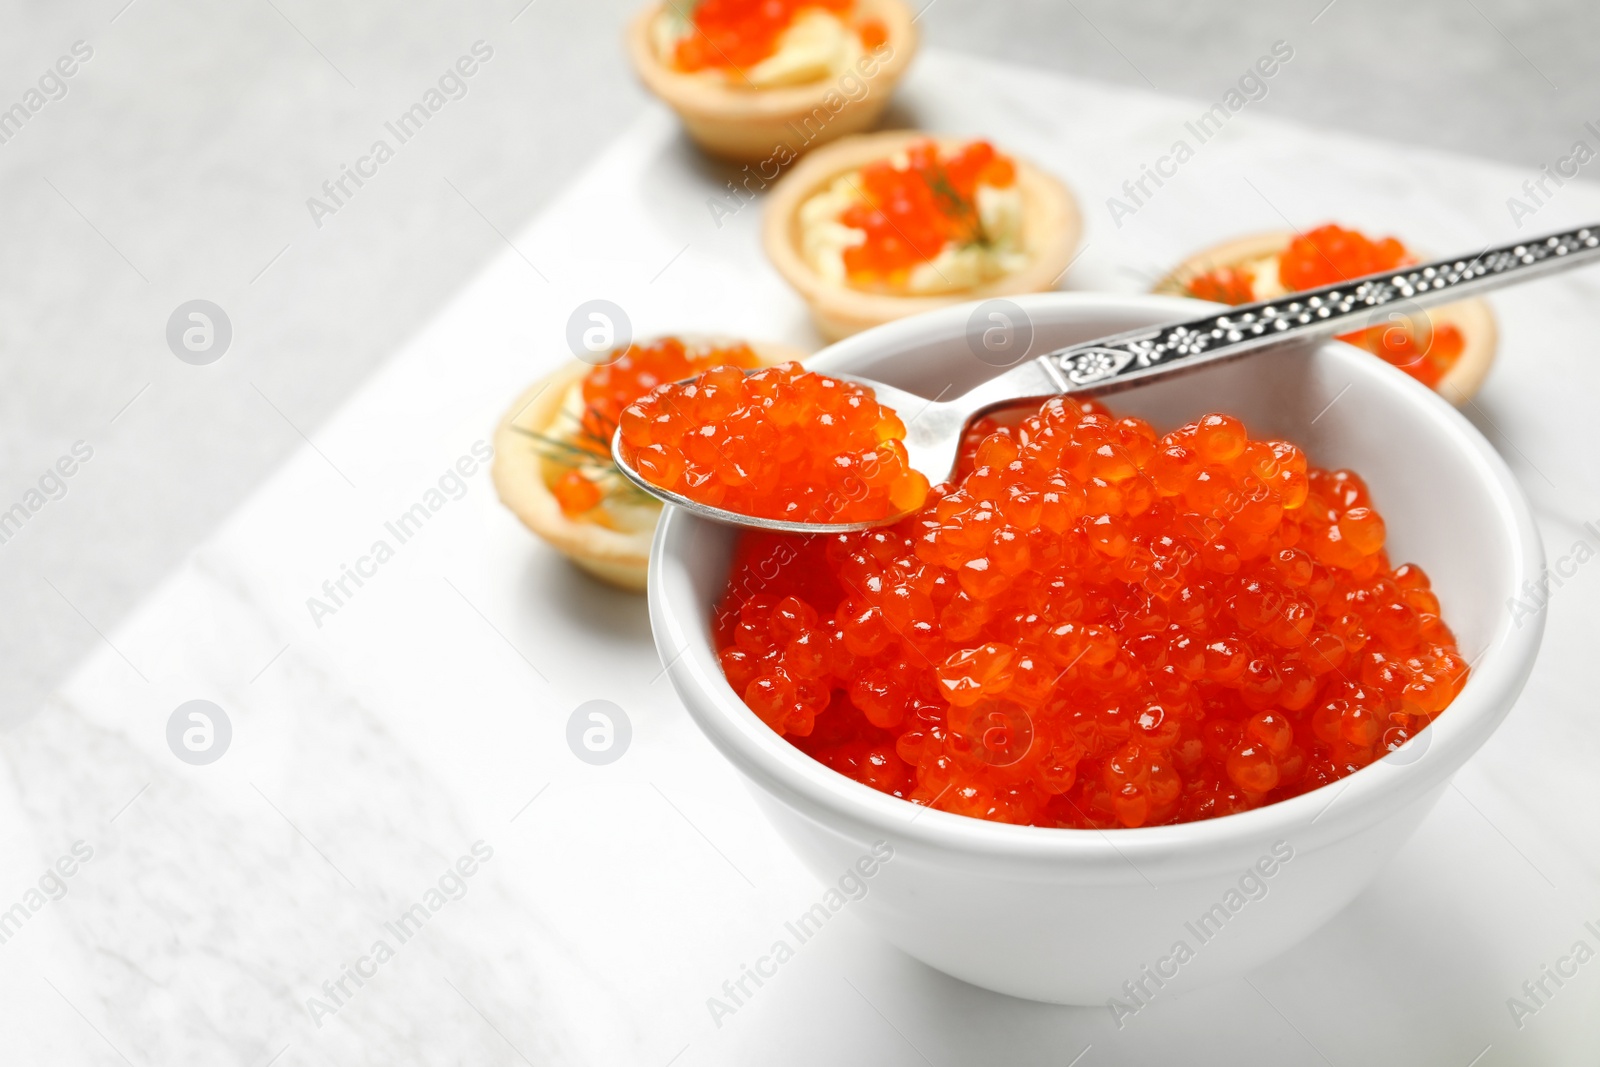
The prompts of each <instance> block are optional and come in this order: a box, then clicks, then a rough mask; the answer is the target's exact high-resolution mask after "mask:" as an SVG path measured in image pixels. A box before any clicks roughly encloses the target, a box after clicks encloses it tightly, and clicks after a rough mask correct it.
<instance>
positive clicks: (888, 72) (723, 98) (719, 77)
mask: <svg viewBox="0 0 1600 1067" xmlns="http://www.w3.org/2000/svg"><path fill="white" fill-rule="evenodd" d="M627 40H628V54H629V57H630V59H632V61H633V66H634V70H635V71H636V72H637V73H638V75H639V78H640V80H641V81H643V82H644V84H645V87H646V88H648V89H649V90H650V91H651V92H652V93H654V94H655V95H656V96H658V97H660V98H661V100H662V101H663V102H665V103H666V104H667V106H669V107H671V108H672V109H673V110H674V111H676V112H677V113H678V116H679V118H681V119H682V120H683V124H684V126H685V127H686V128H687V129H688V131H689V135H690V136H691V137H693V138H694V140H695V141H696V142H697V143H699V145H700V146H701V147H702V148H704V149H705V150H706V151H708V152H710V153H712V154H713V155H718V156H722V157H724V158H727V159H732V160H737V161H739V162H748V163H753V164H758V165H760V170H761V179H762V180H763V181H771V180H772V179H773V178H775V177H777V174H778V170H779V169H780V168H782V167H784V166H787V165H788V164H789V163H790V162H792V161H793V160H794V159H795V158H796V157H797V156H799V155H800V154H802V153H804V152H806V151H808V150H809V149H811V148H815V147H817V146H818V145H821V144H826V143H827V142H829V141H833V140H836V139H838V138H840V137H843V136H845V135H847V134H852V133H859V132H861V131H862V130H865V129H869V128H870V127H871V126H872V124H873V123H874V122H876V121H877V120H878V116H879V115H880V114H882V113H883V109H884V108H885V107H886V106H887V105H888V103H889V97H890V94H891V93H893V91H894V87H895V84H896V83H897V82H899V80H900V77H901V76H902V75H903V74H904V73H905V71H906V67H907V66H908V65H909V64H910V62H911V57H912V55H913V54H914V53H915V51H916V47H917V31H916V27H915V26H914V25H913V24H912V13H911V9H910V8H909V6H908V5H907V4H906V3H905V2H904V0H664V2H662V3H652V4H650V5H649V6H647V7H646V8H645V9H644V10H643V11H641V12H640V13H639V14H638V16H636V17H635V18H634V20H633V22H632V23H631V24H630V25H629V27H628V38H627ZM769 171H770V172H769Z"/></svg>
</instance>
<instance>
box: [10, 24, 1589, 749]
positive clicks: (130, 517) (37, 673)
mask: <svg viewBox="0 0 1600 1067" xmlns="http://www.w3.org/2000/svg"><path fill="white" fill-rule="evenodd" d="M634 6H636V5H635V3H634V0H581V2H580V0H449V2H445V0H412V2H410V3H406V4H400V5H396V4H379V3H376V2H373V0H343V2H340V3H334V4H327V3H313V2H311V0H230V2H227V3H223V2H220V0H186V2H183V3H178V2H176V0H74V2H72V3H60V2H46V0H31V2H27V0H8V2H6V3H5V5H4V12H5V14H4V32H3V33H0V70H4V71H5V76H4V78H3V79H0V109H4V108H8V107H10V106H11V105H12V104H13V103H15V102H17V101H19V100H21V99H22V98H23V96H24V94H25V93H26V92H27V91H28V90H29V88H30V87H31V86H33V85H35V84H36V83H37V81H38V78H39V76H40V75H41V74H43V73H44V72H46V71H47V70H49V69H51V68H52V67H54V65H55V64H56V62H57V60H58V58H59V57H62V56H68V55H73V54H75V53H74V45H75V43H76V42H80V41H81V42H83V45H81V46H79V48H78V51H77V53H76V55H77V56H78V58H79V59H80V60H81V62H79V63H77V65H76V69H75V72H74V74H73V75H72V76H71V77H70V78H67V79H63V81H62V84H63V86H64V95H61V96H60V97H59V98H58V99H53V100H48V101H47V102H46V103H45V105H44V106H43V107H41V108H40V109H39V110H38V111H37V112H36V113H33V114H32V115H31V117H30V118H29V119H28V120H27V121H26V122H25V123H22V124H20V126H19V128H17V129H14V130H13V129H11V128H10V127H8V126H5V125H3V124H0V133H3V134H4V135H5V138H4V140H3V141H0V234H3V235H4V236H3V240H0V354H3V355H0V510H4V509H5V508H8V507H10V506H11V505H12V504H13V503H16V502H18V501H21V500H22V499H23V498H24V496H25V494H26V493H27V492H28V491H29V489H30V488H32V487H34V486H36V485H37V483H38V480H39V478H40V477H41V475H42V474H43V473H44V472H45V471H46V470H47V468H50V467H52V466H53V465H54V464H55V463H56V461H57V460H58V458H59V457H62V456H64V455H69V454H71V453H72V449H73V446H74V444H75V442H79V441H82V442H84V443H85V445H86V446H87V447H88V448H90V449H92V459H91V460H89V461H88V462H87V463H85V464H83V466H82V469H81V470H79V471H78V472H77V473H76V474H75V475H74V476H73V477H72V478H71V479H70V480H68V481H67V482H66V483H65V484H66V492H65V495H64V496H61V497H60V498H59V499H52V500H49V501H48V502H47V503H46V504H45V505H44V506H43V507H41V508H39V509H37V511H36V513H34V514H32V515H31V517H30V518H29V519H28V521H27V522H26V523H25V524H24V525H23V526H22V528H21V529H20V531H18V532H15V533H9V534H8V536H7V538H6V539H5V540H4V541H3V543H0V603H4V604H5V605H6V607H7V610H5V611H4V612H0V649H3V652H0V655H3V657H4V658H3V661H0V668H3V669H0V714H3V716H4V721H5V722H15V721H17V720H18V719H20V718H21V717H24V716H26V715H27V714H28V713H29V712H30V711H31V710H32V709H33V708H34V707H35V706H36V705H37V704H38V702H39V700H40V699H41V697H43V696H44V695H45V694H46V693H47V692H48V691H49V690H50V689H51V688H53V687H54V686H55V685H56V684H57V683H58V682H59V681H60V680H61V678H62V677H63V676H64V675H65V674H66V673H67V671H68V670H69V669H70V668H71V666H72V664H73V663H74V662H75V661H76V660H78V659H79V658H80V657H81V656H82V655H84V654H85V653H86V652H87V651H89V650H90V648H91V647H92V646H94V645H95V644H97V643H98V642H100V641H101V640H102V638H101V637H100V634H102V633H104V632H107V631H109V630H110V629H111V628H112V627H113V626H114V625H115V624H116V623H117V621H118V620H119V619H120V618H121V617H122V616H123V615H124V614H125V613H126V612H127V611H128V610H129V609H130V608H131V607H132V606H133V605H134V604H135V603H136V602H137V601H138V600H139V599H140V598H141V597H142V596H143V595H144V594H146V593H147V592H148V591H149V590H150V589H151V588H152V587H153V586H154V585H155V584H157V583H158V582H159V581H160V580H161V578H162V576H163V575H164V574H166V573H167V572H168V571H170V570H171V569H172V568H173V567H174V566H175V565H176V564H177V563H179V562H180V561H181V560H182V559H183V558H184V556H185V554H186V553H188V552H189V551H190V550H191V549H192V548H193V547H194V546H195V545H197V544H198V543H199V542H200V541H201V540H202V539H203V538H204V537H205V535H206V534H207V532H208V531H209V530H211V529H212V528H213V527H214V526H215V525H216V524H217V523H218V522H219V521H220V520H221V519H222V518H223V516H225V515H226V514H227V513H228V512H229V511H230V510H231V509H232V508H233V507H234V506H235V505H236V504H237V503H239V502H240V501H241V500H242V499H243V498H244V497H245V496H247V495H248V494H249V493H250V491H251V490H252V488H253V487H255V486H256V485H257V484H259V483H260V482H261V481H262V480H263V479H264V478H265V477H266V476H267V475H268V474H269V473H270V472H271V471H272V470H273V469H274V467H275V466H276V465H278V464H279V463H280V462H281V461H282V460H283V459H284V458H285V457H287V456H288V455H289V454H290V453H291V452H292V451H293V450H294V449H296V448H297V447H299V446H300V445H302V443H303V442H304V441H305V440H306V439H308V438H310V437H314V435H315V433H316V430H317V428H318V426H319V425H321V424H322V423H323V421H324V420H325V419H327V418H328V416H329V415H330V414H331V413H332V412H333V411H334V410H335V409H336V408H337V406H338V405H339V404H340V402H341V400H342V399H343V398H345V397H346V396H347V395H348V394H349V393H350V392H351V391H352V390H353V389H354V387H355V386H356V385H357V384H358V383H360V382H361V381H362V380H363V378H365V377H366V376H367V375H368V374H369V373H370V372H371V371H372V370H373V369H374V368H375V367H376V366H377V365H378V364H379V363H380V362H381V361H382V360H383V359H384V358H385V357H386V356H388V355H389V354H390V353H391V352H392V351H394V350H395V349H396V348H397V347H398V346H399V345H400V344H401V343H402V342H403V341H404V340H405V339H406V338H408V337H409V336H411V335H412V334H413V333H415V332H416V331H417V330H418V329H419V328H420V327H421V326H422V324H424V323H425V322H426V321H427V320H428V319H429V317H430V316H431V315H433V314H434V312H435V311H436V310H437V309H438V308H440V307H441V306H442V305H443V304H444V303H445V302H446V301H447V300H448V298H449V297H450V296H451V295H452V293H454V292H455V291H456V290H458V289H459V288H460V287H461V286H462V285H463V284H464V283H465V282H466V281H467V280H468V279H470V278H471V277H472V276H473V274H474V273H475V272H476V271H477V270H478V269H479V268H480V267H481V266H482V265H484V264H485V263H487V262H488V261H489V260H490V259H491V257H493V256H495V255H496V254H498V253H500V252H501V251H502V250H503V249H504V247H505V245H506V243H508V240H509V238H510V237H511V236H514V235H515V234H516V233H517V232H518V231H520V230H521V229H522V228H523V227H524V226H525V225H526V224H527V223H528V222H529V220H530V219H531V218H532V217H533V216H534V215H535V214H536V213H537V212H539V211H540V209H541V207H542V206H543V205H544V204H545V203H546V202H547V200H548V199H549V198H550V197H551V196H552V195H553V194H554V193H555V192H556V191H557V190H559V189H560V188H561V187H562V186H563V184H565V183H566V182H568V181H569V180H570V179H571V178H572V177H573V176H574V175H575V174H576V173H577V172H578V171H579V170H580V168H582V167H583V166H584V165H585V164H587V163H588V162H589V161H591V160H592V159H593V158H594V157H595V156H597V155H598V154H599V152H600V151H601V150H602V149H603V148H604V147H605V146H606V145H607V144H608V143H609V142H610V141H611V140H612V139H613V138H614V137H615V136H616V135H617V134H618V133H619V132H620V131H621V130H622V129H623V128H624V127H625V125H626V124H627V123H628V122H629V121H630V120H631V119H632V118H633V117H635V115H636V114H637V113H638V112H639V111H640V110H641V109H643V108H644V107H645V106H646V97H645V94H644V93H643V91H642V90H641V89H639V88H638V87H637V86H636V84H635V82H634V80H633V78H632V76H631V74H630V72H629V71H628V70H627V68H626V64H625V60H624V56H623V53H622V49H621V47H620V36H621V32H622V25H623V22H624V20H625V19H626V17H627V16H628V15H629V14H630V13H631V9H632V8H633V7H634ZM919 26H920V27H921V29H922V31H923V34H924V41H925V44H927V45H930V46H934V47H940V48H946V49H952V50H956V51H963V52H969V53H976V54H981V55H984V56H988V57H992V58H999V59H1003V60H1005V61H1007V62H1010V63H1015V64H1019V65H1027V66H1034V67H1039V68H1044V69H1048V70H1051V71H1054V72H1058V73H1062V74H1066V75H1070V76H1073V77H1078V78H1084V79H1093V80H1098V81H1103V82H1110V83H1116V84H1118V85H1121V86H1125V87H1130V88H1132V89H1135V90H1143V91H1150V92H1158V93H1164V94H1176V95H1183V96H1192V97H1196V98H1207V99H1215V98H1216V96H1217V95H1218V93H1220V92H1221V91H1222V90H1223V89H1224V88H1226V86H1227V85H1228V84H1229V83H1231V82H1232V81H1233V80H1234V79H1235V78H1236V77H1237V76H1238V74H1239V72H1240V71H1242V70H1243V69H1244V68H1245V67H1246V66H1247V65H1248V64H1249V63H1251V62H1252V61H1253V60H1254V59H1255V58H1256V56H1257V54H1258V53H1259V52H1260V50H1261V45H1262V42H1263V41H1270V40H1272V39H1273V38H1274V37H1277V36H1286V37H1289V38H1291V39H1292V40H1293V41H1294V44H1295V49H1296V55H1295V62H1294V65H1293V67H1292V68H1291V69H1290V70H1289V71H1288V73H1287V76H1285V77H1280V78H1278V79H1277V80H1276V81H1274V83H1273V87H1272V92H1271V93H1270V94H1269V95H1268V97H1267V98H1266V99H1265V100H1263V101H1262V102H1261V103H1259V104H1257V105H1253V108H1252V110H1253V112H1254V113H1258V114H1269V115H1274V116H1278V117H1281V118H1288V119H1292V120H1297V121H1300V122H1303V123H1306V124H1310V125H1318V126H1325V127H1331V128H1338V129H1343V130H1350V131H1356V132H1360V133H1365V134H1370V135H1373V136H1377V137H1381V138H1387V139H1392V140H1395V141H1402V142H1406V143H1409V144H1411V145H1417V146H1425V147H1430V148H1435V149H1440V150H1444V151H1448V152H1456V153H1464V154H1467V155H1472V156H1477V157H1486V158H1490V159H1494V160H1498V161H1501V162H1504V163H1508V164H1512V165H1514V166H1515V167H1518V168H1522V169H1524V170H1525V171H1526V172H1527V174H1528V176H1529V177H1536V176H1537V174H1538V170H1539V167H1540V165H1541V164H1543V163H1545V162H1548V161H1550V160H1552V159H1554V158H1556V157H1557V156H1558V155H1559V154H1562V153H1564V152H1565V151H1566V150H1567V149H1568V147H1569V146H1570V145H1571V143H1572V141H1573V140H1574V138H1575V137H1576V136H1577V135H1578V134H1579V133H1580V132H1581V130H1582V127H1583V124H1584V123H1585V122H1586V121H1589V120H1595V121H1600V106H1597V102H1600V65H1597V64H1596V63H1595V62H1594V57H1593V52H1592V43H1593V41H1594V40H1596V38H1597V33H1600V6H1596V5H1594V4H1592V3H1588V2H1581V0H1544V2H1523V0H1518V2H1513V0H1412V2H1409V3H1404V4H1397V3H1394V2H1392V0H1332V2H1331V3H1330V2H1328V0H1294V2H1291V3H1284V2H1267V0H1230V2H1227V3H1222V2H1215V3H1201V2H1194V0H1183V2H1173V0H1160V2H1146V3H1140V4H1124V3H1120V2H1118V0H1008V2H1003V3H1001V2H995V0H931V2H929V3H926V7H925V8H924V12H923V15H922V16H921V18H920V21H919ZM480 39H481V40H484V41H486V42H488V44H489V45H490V46H491V47H492V48H493V49H494V57H495V58H494V61H493V62H492V63H490V64H487V65H485V67H484V68H483V69H482V70H481V71H480V72H479V74H478V75H477V76H476V77H475V78H473V79H472V80H471V81H470V83H469V93H468V95H467V96H466V97H465V98H463V99H462V100H460V101H456V102H453V103H452V104H451V106H450V107H449V109H448V111H447V112H446V113H445V114H444V115H443V116H441V119H442V120H441V121H435V122H432V123H430V124H429V125H428V127H427V128H426V130H425V131H424V132H423V133H422V134H421V135H420V136H418V137H417V138H416V139H415V141H414V143H413V144H410V145H408V146H407V148H406V150H405V151H404V152H403V153H401V154H400V155H399V156H398V157H397V158H396V159H395V160H394V161H393V162H391V163H389V164H388V165H386V166H385V168H384V169H383V171H382V174H383V177H382V180H381V181H377V182H373V183H372V184H371V187H370V188H366V189H363V190H362V192H361V195H360V198H359V199H357V200H354V201H353V202H352V203H350V204H349V205H348V207H347V208H345V209H343V210H340V211H339V212H338V214H337V215H336V217H330V218H325V219H323V220H322V225H321V226H320V227H316V226H314V225H313V224H312V223H311V221H310V219H309V218H308V212H307V208H306V199H307V198H308V197H310V196H313V195H317V194H318V193H319V190H320V186H321V183H322V182H323V181H324V180H325V179H327V178H329V177H331V176H337V174H338V173H339V168H340V166H341V164H345V163H348V162H350V161H351V160H352V159H353V158H355V156H357V155H359V154H360V153H361V152H363V151H364V150H365V149H366V147H367V146H368V145H369V144H370V143H371V141H372V139H373V138H374V137H375V136H376V135H377V133H378V132H379V130H380V128H381V126H382V124H383V122H384V121H385V120H387V119H389V118H392V117H393V115H394V114H395V113H397V112H398V111H399V110H401V109H403V108H404V107H405V106H406V105H407V104H409V103H410V102H411V101H412V100H413V99H414V98H415V95H416V94H417V92H418V91H419V89H420V88H421V87H424V86H426V85H427V84H429V83H431V82H432V81H433V80H434V79H435V78H436V77H437V75H438V73H439V72H440V71H442V70H443V69H444V68H445V67H446V66H447V65H448V64H449V63H451V62H453V60H454V59H455V57H456V56H458V55H460V54H461V53H463V52H464V51H465V50H466V49H467V48H468V46H469V45H470V44H471V43H472V42H474V41H477V40H480ZM86 51H87V52H90V53H92V54H91V55H90V56H89V58H87V59H83V58H82V55H83V53H84V52H86ZM1586 109H1587V110H1586ZM193 299H205V300H209V301H212V302H214V303H216V304H217V305H219V306H220V307H221V308H223V309H224V310H225V312H226V314H227V316H228V318H229V320H230V321H231V324H232V330H233V338H232V342H231V347H230V349H229V351H228V352H227V354H226V356H225V358H223V359H221V360H220V361H218V362H216V363H214V364H212V365H209V366H203V367H196V366H190V365H187V364H185V363H182V362H180V361H178V360H177V359H174V358H173V354H172V352H171V351H169V349H168V347H167V343H166V328H167V321H168V318H169V316H171V315H172V313H173V311H174V309H176V308H177V307H178V306H179V305H180V304H183V303H185V302H187V301H190V300H193ZM81 447H82V446H80V451H81Z"/></svg>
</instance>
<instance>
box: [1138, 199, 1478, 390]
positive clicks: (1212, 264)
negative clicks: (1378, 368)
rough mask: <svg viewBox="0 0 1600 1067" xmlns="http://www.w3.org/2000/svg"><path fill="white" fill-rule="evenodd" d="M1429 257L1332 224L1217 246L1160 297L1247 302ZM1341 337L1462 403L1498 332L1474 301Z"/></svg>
mask: <svg viewBox="0 0 1600 1067" xmlns="http://www.w3.org/2000/svg"><path fill="white" fill-rule="evenodd" d="M1423 258H1425V257H1420V256H1418V255H1416V254H1414V253H1413V252H1412V251H1411V250H1410V249H1408V248H1407V247H1406V246H1405V245H1404V244H1402V243H1401V242H1400V241H1398V240H1396V239H1395V238H1393V237H1382V238H1378V239H1372V238H1369V237H1368V236H1366V235H1365V234H1363V233H1360V232H1359V231H1356V230H1351V229H1346V228H1344V227H1342V226H1339V225H1336V224H1333V223H1329V224H1327V225H1324V226H1319V227H1317V228H1316V229H1314V230H1309V231H1307V232H1305V233H1303V234H1296V233H1295V232H1293V231H1290V230H1285V231H1282V232H1276V233H1264V234H1258V235H1255V236H1252V237H1242V238H1239V239H1238V240H1234V241H1229V242H1227V243H1226V244H1222V245H1218V246H1216V247H1215V248H1211V249H1208V250H1206V251H1205V252H1201V253H1200V254H1198V255H1195V256H1191V257H1190V258H1189V259H1187V260H1185V261H1184V262H1183V264H1182V265H1180V266H1179V267H1178V269H1176V270H1174V271H1173V272H1172V273H1171V274H1169V275H1167V277H1165V278H1164V279H1162V280H1161V282H1160V283H1158V284H1157V285H1156V287H1155V292H1158V293H1164V294H1172V295H1178V296H1193V297H1198V298H1200V299H1202V300H1214V301H1217V302H1219V303H1223V304H1248V303H1250V302H1252V301H1256V300H1272V299H1275V298H1277V297H1279V296H1283V295H1285V294H1287V293H1293V292H1299V291H1300V290H1304V289H1315V288H1317V287H1319V286H1323V285H1331V284H1333V283H1335V282H1340V281H1344V280H1346V279H1349V278H1359V277H1361V276H1362V275H1364V274H1373V273H1376V272H1378V271H1384V270H1392V269H1396V268H1399V267H1403V266H1406V265H1408V264H1411V263H1416V262H1419V261H1420V260H1422V259H1423ZM1340 340H1343V341H1348V342H1350V343H1351V344H1353V345H1355V346H1356V347H1358V348H1364V349H1366V350H1367V351H1369V352H1371V353H1373V354H1374V355H1376V356H1378V357H1380V358H1381V359H1383V360H1385V361H1386V362H1388V363H1390V364H1392V365H1393V366H1396V367H1399V368H1400V369H1401V370H1403V371H1405V372H1406V373H1407V374H1409V375H1411V376H1412V377H1413V378H1416V379H1417V380H1418V381H1420V382H1422V383H1423V384H1424V385H1426V386H1428V387H1429V388H1432V389H1435V390H1437V391H1438V392H1440V393H1441V394H1442V395H1444V396H1445V398H1447V399H1448V400H1450V401H1451V402H1452V403H1458V404H1459V403H1463V402H1464V401H1465V400H1466V399H1468V398H1470V397H1471V396H1472V395H1473V394H1474V393H1476V392H1477V391H1478V388H1479V387H1480V386H1481V385H1482V384H1483V380H1484V378H1486V377H1487V376H1488V374H1489V366H1490V364H1491V363H1493V362H1494V356H1495V350H1496V348H1497V347H1498V343H1499V335H1498V331H1497V330H1496V328H1495V321H1494V314H1493V313H1492V312H1491V311H1490V310H1489V305H1488V303H1487V302H1485V301H1484V300H1482V299H1479V298H1473V299H1469V300H1462V301H1459V302H1457V303H1453V304H1446V305H1444V306H1442V307H1436V308H1428V309H1427V310H1426V311H1425V312H1421V311H1419V312H1413V313H1411V314H1410V315H1405V314H1403V313H1400V312H1396V313H1395V314H1394V317H1393V318H1385V319H1383V320H1382V321H1380V322H1379V323H1376V324H1374V325H1373V326H1371V327H1368V328H1367V329H1365V330H1360V331H1357V332H1355V333H1351V334H1346V335H1344V336H1343V337H1341V338H1340Z"/></svg>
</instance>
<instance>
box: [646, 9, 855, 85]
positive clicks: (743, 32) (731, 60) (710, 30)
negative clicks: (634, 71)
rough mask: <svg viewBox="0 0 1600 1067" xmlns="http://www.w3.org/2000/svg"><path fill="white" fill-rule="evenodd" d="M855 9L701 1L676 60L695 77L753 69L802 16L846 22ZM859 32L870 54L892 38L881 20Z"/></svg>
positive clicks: (691, 17) (775, 48) (678, 50)
mask: <svg viewBox="0 0 1600 1067" xmlns="http://www.w3.org/2000/svg"><path fill="white" fill-rule="evenodd" d="M854 7H855V0H700V3H698V4H696V5H695V7H694V14H693V15H691V16H690V19H689V21H690V23H691V24H692V25H693V27H694V32H692V33H690V34H689V35H688V36H687V37H684V38H683V39H682V40H681V41H679V42H678V45H677V50H676V53H675V55H674V57H673V58H674V61H675V62H676V63H677V65H678V67H679V69H680V70H685V71H689V72H693V71H698V70H708V69H723V70H726V69H730V68H731V69H734V70H740V69H743V68H745V67H752V66H755V65H756V64H757V63H759V62H761V61H762V60H763V59H766V58H767V57H768V56H771V55H772V54H773V53H775V52H776V51H777V50H778V38H779V37H781V36H783V32H784V31H785V30H787V29H788V28H789V27H790V26H791V25H792V24H793V23H794V20H795V19H796V18H797V17H799V16H800V14H801V13H803V12H805V11H807V10H811V9H816V10H821V11H827V12H829V13H831V14H833V15H836V16H838V17H840V18H843V17H845V16H847V15H848V14H849V13H850V12H851V11H852V10H853V9H854ZM856 32H857V34H858V36H860V38H861V43H862V44H863V45H864V46H865V47H867V48H869V49H870V48H876V47H877V46H878V45H880V44H882V43H883V42H884V40H885V38H886V36H887V34H886V32H885V29H884V25H883V23H882V22H880V21H878V20H877V19H869V20H866V21H865V22H863V23H862V24H861V25H860V26H858V27H857V28H856Z"/></svg>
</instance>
